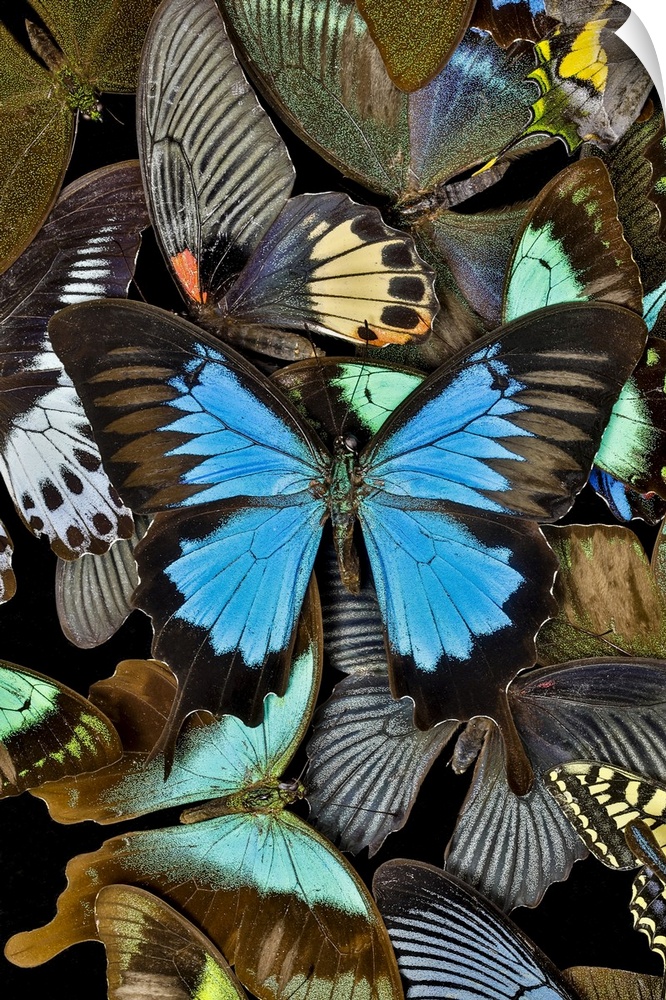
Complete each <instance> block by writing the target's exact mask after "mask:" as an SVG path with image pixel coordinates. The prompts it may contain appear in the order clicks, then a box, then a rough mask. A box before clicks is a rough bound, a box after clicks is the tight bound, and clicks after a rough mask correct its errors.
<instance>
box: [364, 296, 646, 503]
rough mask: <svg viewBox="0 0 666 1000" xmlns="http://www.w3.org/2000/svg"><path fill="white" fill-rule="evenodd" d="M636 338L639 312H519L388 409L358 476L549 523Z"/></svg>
mask: <svg viewBox="0 0 666 1000" xmlns="http://www.w3.org/2000/svg"><path fill="white" fill-rule="evenodd" d="M644 338H645V327H644V324H643V320H642V319H641V318H640V317H639V316H637V315H636V314H634V313H631V312H628V311H627V310H625V309H622V308H620V307H619V306H612V305H604V304H594V305H593V304H590V303H583V304H580V305H561V306H558V307H557V308H555V309H548V310H545V309H544V310H541V311H539V312H536V313H532V314H531V315H530V316H528V317H524V318H522V319H519V320H516V321H515V322H514V323H512V324H511V325H510V326H508V327H506V328H504V330H503V331H502V333H501V335H500V336H499V337H495V338H494V339H491V338H489V339H488V340H486V341H485V343H484V344H483V345H482V346H481V347H475V348H473V349H472V350H471V351H469V352H468V353H467V354H466V355H463V356H459V357H458V358H456V359H455V360H454V362H453V363H452V364H451V365H449V366H447V367H445V368H444V369H440V370H439V371H437V372H436V373H435V374H434V375H433V376H431V378H429V379H428V380H427V381H426V382H425V383H424V384H423V386H422V387H421V388H420V389H419V390H418V391H417V392H415V393H414V394H413V395H412V396H411V397H410V398H409V400H407V401H406V402H405V403H404V404H403V405H402V406H401V407H399V409H398V410H396V412H395V413H394V414H393V415H392V416H391V417H390V418H389V420H388V421H387V422H386V423H385V425H384V427H383V428H382V430H381V431H380V433H379V434H378V436H377V437H376V438H375V440H374V442H372V443H371V445H370V447H369V448H368V449H366V451H365V452H364V453H363V454H362V456H361V463H362V465H363V468H364V471H365V475H366V481H367V482H368V484H369V485H370V486H376V487H377V488H378V489H381V490H382V491H383V492H384V493H388V494H391V495H392V496H395V497H410V498H411V497H415V498H428V499H432V500H444V501H452V502H454V503H461V504H467V505H469V506H471V507H474V508H476V509H477V510H481V511H484V510H485V511H488V512H492V511H496V512H502V513H511V514H517V515H519V516H522V517H530V518H535V519H538V520H556V519H557V518H559V517H561V516H563V515H564V514H565V513H566V512H567V510H568V509H569V507H570V506H571V503H572V501H573V498H574V496H575V494H576V493H577V492H578V491H579V490H580V489H582V487H583V485H584V483H585V481H586V479H587V477H588V474H589V471H590V466H591V465H592V460H593V458H594V452H595V450H596V448H597V442H598V441H599V440H600V438H601V434H602V431H603V428H604V427H605V425H606V423H607V421H608V417H609V415H610V411H611V408H612V406H613V403H614V402H615V400H616V398H617V396H618V394H619V392H620V389H621V388H622V385H623V383H624V381H625V380H626V378H627V377H628V375H629V374H630V373H631V371H632V370H633V368H634V366H635V365H636V362H637V361H638V358H639V357H640V354H641V351H642V349H643V344H644Z"/></svg>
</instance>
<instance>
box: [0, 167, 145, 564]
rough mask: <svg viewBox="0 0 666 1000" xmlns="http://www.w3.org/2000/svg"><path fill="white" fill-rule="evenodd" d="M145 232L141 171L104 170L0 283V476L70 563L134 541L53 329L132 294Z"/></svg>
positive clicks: (69, 195) (68, 199) (76, 193)
mask: <svg viewBox="0 0 666 1000" xmlns="http://www.w3.org/2000/svg"><path fill="white" fill-rule="evenodd" d="M147 222H148V218H147V213H146V208H145V204H144V200H143V193H142V189H141V180H140V177H139V171H138V165H137V164H136V163H133V162H128V163H121V164H116V165H115V166H113V167H105V168H103V169H102V170H98V171H95V172H93V173H92V174H89V175H87V176H86V177H85V178H82V179H81V180H79V181H75V182H74V183H73V184H72V185H70V187H68V188H67V189H66V190H65V191H64V192H63V194H62V196H61V198H60V200H59V201H58V204H57V205H56V207H55V209H54V210H53V212H52V214H51V216H50V218H49V220H48V222H47V223H46V225H45V226H44V227H43V228H42V230H41V232H40V233H39V235H38V237H37V238H36V239H35V241H34V242H33V244H32V245H31V246H30V247H29V249H28V250H27V251H26V252H25V253H24V254H23V255H22V256H21V257H20V259H19V260H17V261H16V263H15V264H14V265H13V266H12V267H11V268H10V269H9V270H8V271H7V272H6V273H5V274H4V275H3V276H2V278H0V295H1V296H2V306H1V307H0V337H1V346H0V363H1V365H2V368H1V372H2V379H1V380H0V393H1V395H2V408H1V409H0V469H1V470H2V473H3V475H4V478H5V482H6V483H7V486H8V488H9V490H10V493H11V495H12V498H13V500H14V503H15V505H16V508H17V510H18V512H19V514H20V515H21V517H22V519H23V520H24V521H25V523H26V524H27V525H28V526H29V527H30V528H31V530H32V531H33V532H34V533H35V534H36V535H42V534H43V535H46V537H47V538H48V539H49V541H50V542H51V546H52V548H53V549H54V550H55V552H56V553H57V554H58V555H60V556H62V557H64V558H67V559H72V558H74V557H75V556H77V555H80V554H81V553H83V552H103V551H105V549H107V548H108V546H109V545H110V544H111V542H113V541H114V539H116V538H118V537H128V536H129V535H130V534H131V532H132V519H131V515H130V512H129V510H128V509H127V508H126V507H125V506H124V505H123V503H122V501H121V500H120V498H119V496H118V494H117V492H116V491H115V489H114V488H113V487H112V486H111V484H110V483H109V481H108V479H107V477H106V475H105V473H104V470H103V469H102V467H101V459H100V456H99V452H98V450H97V448H96V446H95V444H94V441H93V440H92V432H91V430H90V427H89V425H88V422H87V421H86V418H85V414H84V412H83V409H82V407H81V403H80V400H79V398H78V396H77V395H76V392H75V390H74V388H73V386H72V383H71V381H70V380H69V379H68V377H67V375H66V374H65V371H64V369H63V366H62V364H61V362H60V361H59V359H58V358H57V357H56V355H55V354H54V353H53V348H52V347H51V342H50V340H49V335H48V332H47V323H48V320H49V319H50V317H51V316H52V315H53V313H54V312H56V311H57V310H58V309H59V308H60V307H62V306H64V305H67V304H68V303H72V302H82V301H85V300H86V299H90V298H96V297H99V296H105V295H116V296H118V295H124V294H126V293H127V289H128V287H129V283H130V281H131V280H132V276H133V273H134V265H135V261H136V256H137V253H138V249H139V243H140V233H141V230H142V229H144V228H145V226H146V225H147ZM90 336H91V333H90V332H89V333H88V337H90Z"/></svg>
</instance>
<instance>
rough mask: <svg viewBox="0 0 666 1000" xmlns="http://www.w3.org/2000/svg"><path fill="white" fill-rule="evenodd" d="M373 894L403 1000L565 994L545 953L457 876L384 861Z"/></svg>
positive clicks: (514, 999)
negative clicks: (398, 974)
mask: <svg viewBox="0 0 666 1000" xmlns="http://www.w3.org/2000/svg"><path fill="white" fill-rule="evenodd" d="M373 892H374V894H375V898H376V900H377V905H378V906H379V911H380V913H381V915H382V917H383V918H384V923H385V924H386V926H387V928H388V932H389V937H390V938H391V943H392V945H393V948H394V950H395V953H396V956H397V958H398V967H399V969H400V972H401V974H402V977H403V980H404V982H405V985H406V991H405V993H406V996H407V1000H416V998H417V997H428V998H431V1000H435V998H442V1000H445V998H451V997H455V998H456V1000H518V998H521V1000H522V998H525V1000H528V998H530V997H535V998H537V997H538V998H539V1000H557V998H560V1000H562V998H566V1000H571V998H572V996H573V994H572V993H571V992H570V990H569V989H568V988H567V987H566V985H565V984H564V982H563V981H562V980H561V979H560V976H559V974H558V972H557V970H556V969H555V968H554V967H553V966H552V965H551V964H550V962H549V961H548V959H547V958H546V956H545V955H543V954H542V953H541V952H540V951H539V950H538V948H537V947H536V946H535V945H534V944H532V942H531V941H529V940H528V939H527V938H526V937H524V936H523V934H522V933H521V932H520V931H519V930H518V928H517V927H516V926H515V925H514V924H512V923H511V921H509V920H508V919H507V918H506V917H504V916H503V914H501V913H500V912H499V911H498V910H496V909H495V908H494V907H493V906H492V905H491V904H489V903H488V902H486V900H485V899H484V898H483V897H482V896H480V895H479V894H478V893H476V892H475V891H474V890H473V889H471V888H469V886H466V885H465V883H464V882H461V881H460V880H459V879H456V878H454V877H453V876H451V875H448V874H447V873H446V872H443V871H440V870H439V869H438V868H434V867H432V866H431V865H424V864H420V863H418V862H416V861H403V860H397V861H387V862H386V864H383V865H382V866H381V868H379V869H378V870H377V872H376V874H375V877H374V880H373Z"/></svg>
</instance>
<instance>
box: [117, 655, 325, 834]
mask: <svg viewBox="0 0 666 1000" xmlns="http://www.w3.org/2000/svg"><path fill="white" fill-rule="evenodd" d="M316 657H317V654H316V648H315V646H314V645H313V644H312V643H310V644H308V646H307V647H306V648H305V649H304V650H303V651H302V652H301V653H300V655H298V656H296V657H295V658H294V659H293V660H292V667H291V673H290V675H289V684H288V687H287V690H286V691H285V693H284V695H283V696H282V697H279V696H278V695H276V694H274V693H272V692H271V693H270V694H268V695H267V696H266V698H265V699H264V721H263V723H262V724H261V725H259V726H255V727H250V726H246V725H244V724H243V723H242V722H241V721H240V719H238V718H237V717H236V716H234V715H225V716H223V718H221V719H219V720H218V721H216V722H212V723H211V724H210V725H207V726H203V727H201V728H192V729H189V730H187V731H186V732H184V733H183V734H182V736H181V738H180V739H179V741H178V743H177V744H176V750H175V754H174V759H173V765H172V768H171V771H170V773H169V776H168V778H165V777H164V755H163V754H159V755H158V756H157V757H154V758H153V759H152V760H150V761H148V762H146V761H145V759H144V758H143V757H141V758H139V757H137V758H136V761H135V762H134V763H133V764H132V765H131V770H129V772H128V773H127V774H123V773H121V776H120V780H118V781H117V782H115V783H113V784H109V785H108V786H107V787H105V788H104V789H103V790H102V791H100V793H99V796H98V798H99V801H100V803H101V804H102V805H103V807H104V810H105V812H104V816H103V817H100V816H98V817H97V819H98V820H100V821H101V818H103V819H104V820H105V821H109V820H110V819H122V818H126V817H128V816H138V815H141V814H143V813H147V812H151V811H153V810H156V809H165V808H168V807H169V806H176V805H186V804H189V803H192V802H199V801H201V800H203V799H210V798H214V797H216V796H219V797H221V796H226V795H231V794H234V793H235V792H239V791H241V790H242V789H243V788H248V787H250V786H252V785H256V784H258V783H259V782H261V781H263V780H265V779H266V778H267V777H269V776H273V777H276V776H278V775H279V774H281V772H282V770H283V768H284V767H286V765H287V763H288V761H289V759H290V758H291V755H292V753H293V751H294V749H295V747H296V746H297V745H298V743H299V742H300V739H301V736H302V734H303V732H304V730H305V729H306V728H307V725H308V723H309V718H310V712H311V708H312V704H313V702H314V699H315V698H316V694H317V687H318V681H319V673H318V663H317V658H316Z"/></svg>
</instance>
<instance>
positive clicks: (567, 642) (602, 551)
mask: <svg viewBox="0 0 666 1000" xmlns="http://www.w3.org/2000/svg"><path fill="white" fill-rule="evenodd" d="M543 531H544V534H545V535H546V537H547V539H548V542H549V544H550V546H551V548H553V550H554V551H555V554H556V556H557V558H558V561H559V566H560V568H559V572H558V574H557V577H556V580H555V587H554V594H555V598H556V600H557V604H558V612H557V615H556V616H555V618H553V619H551V621H549V622H546V624H545V625H544V626H543V627H542V628H541V631H540V632H539V636H538V638H537V655H538V660H539V662H540V663H544V664H552V663H564V662H566V661H567V660H576V659H581V658H583V657H590V656H615V655H617V654H618V653H620V654H622V655H625V656H648V657H656V658H658V659H664V658H666V597H665V593H666V592H665V591H664V589H663V587H662V586H661V584H660V581H659V580H658V579H657V578H655V575H654V571H653V569H651V567H650V562H649V560H648V558H647V556H646V554H645V551H644V550H643V547H642V546H641V544H640V542H639V540H638V538H637V537H636V535H635V534H634V532H633V531H630V530H629V529H628V528H623V527H619V526H613V527H611V526H609V525H601V524H595V525H589V526H587V525H567V526H566V527H551V526H548V525H546V526H544V528H543Z"/></svg>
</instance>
